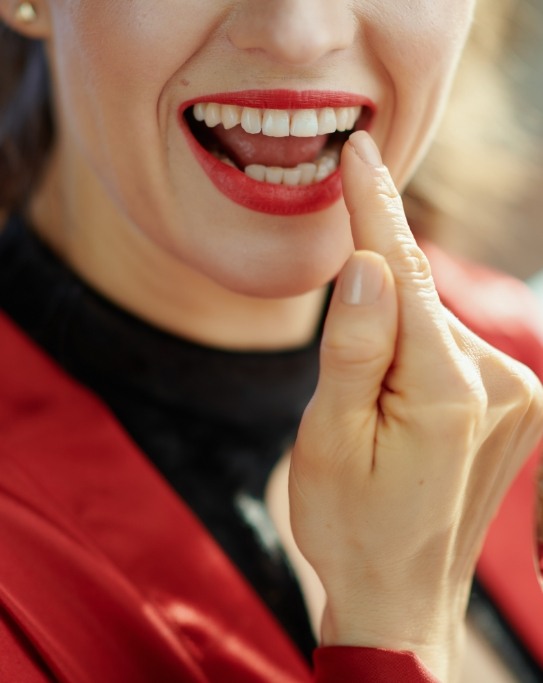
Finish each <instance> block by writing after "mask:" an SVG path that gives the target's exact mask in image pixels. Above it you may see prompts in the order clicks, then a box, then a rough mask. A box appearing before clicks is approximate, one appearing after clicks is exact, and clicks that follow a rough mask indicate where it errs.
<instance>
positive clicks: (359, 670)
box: [313, 646, 438, 683]
mask: <svg viewBox="0 0 543 683" xmlns="http://www.w3.org/2000/svg"><path fill="white" fill-rule="evenodd" d="M313 659H314V665H315V669H314V680H315V683H337V681H341V682H342V683H393V682H396V681H402V683H438V681H437V678H434V676H433V675H432V674H431V673H430V672H429V671H428V670H427V669H426V668H425V667H424V666H423V664H422V663H421V661H420V660H419V659H418V657H416V655H414V654H413V653H411V652H396V651H393V650H383V649H378V648H370V647H339V646H334V647H320V648H317V649H316V650H315V653H314V656H313Z"/></svg>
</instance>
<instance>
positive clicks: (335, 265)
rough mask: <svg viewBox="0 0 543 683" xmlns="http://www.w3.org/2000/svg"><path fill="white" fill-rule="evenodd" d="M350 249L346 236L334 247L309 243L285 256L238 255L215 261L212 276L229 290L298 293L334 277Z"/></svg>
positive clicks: (248, 293)
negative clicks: (318, 246)
mask: <svg viewBox="0 0 543 683" xmlns="http://www.w3.org/2000/svg"><path fill="white" fill-rule="evenodd" d="M352 252H353V244H352V241H351V239H350V237H349V239H346V240H345V243H344V244H341V245H340V244H337V243H336V244H335V245H334V248H333V249H326V248H321V249H319V248H315V244H312V245H311V246H310V247H309V248H308V249H306V250H305V251H303V252H295V253H289V254H288V255H287V256H286V257H285V256H283V257H276V258H274V257H272V256H270V255H268V256H267V257H260V258H256V257H255V258H254V259H239V260H238V263H237V267H236V268H232V267H231V265H232V261H228V262H226V263H225V262H224V261H221V263H218V264H216V265H215V267H214V268H213V272H212V279H213V280H214V281H215V282H216V283H217V284H219V285H220V286H221V287H224V288H225V289H228V290H229V291H231V292H234V293H236V294H240V295H243V296H248V297H255V298H266V299H280V298H287V297H295V296H301V295H303V294H307V293H308V292H311V291H314V290H316V289H320V288H321V287H324V286H325V285H327V284H328V283H330V282H331V281H333V280H334V279H335V278H336V277H337V275H338V273H339V271H340V270H341V268H342V267H343V265H344V264H345V261H346V260H347V259H348V258H349V256H350V255H351V254H352Z"/></svg>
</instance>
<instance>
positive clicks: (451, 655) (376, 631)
mask: <svg viewBox="0 0 543 683" xmlns="http://www.w3.org/2000/svg"><path fill="white" fill-rule="evenodd" d="M448 617H449V615H443V614H442V613H439V612H438V613H437V614H435V613H434V614H433V615H430V614H429V615H428V618H427V619H423V618H421V615H420V614H419V615H416V616H411V615H410V616H408V617H405V616H404V615H402V610H401V609H397V610H391V608H390V603H388V608H387V610H386V612H384V613H383V614H380V615H379V614H377V615H373V614H372V613H371V612H370V611H367V610H360V611H359V613H356V612H355V611H354V610H352V609H347V610H345V609H341V610H337V609H334V607H332V606H331V605H330V604H329V603H327V605H326V608H325V610H324V612H323V616H322V620H321V639H320V644H321V645H322V646H323V647H331V646H356V647H368V648H378V649H382V650H392V651H395V652H410V653H413V654H414V655H416V657H417V658H418V659H419V660H420V661H421V662H422V664H423V665H424V666H425V667H426V668H427V669H428V670H429V671H430V672H431V673H432V675H433V676H435V677H436V678H437V679H438V680H439V681H442V682H443V683H445V682H447V683H448V682H453V681H454V680H456V677H457V674H458V671H457V667H458V663H459V662H460V661H461V659H462V650H463V647H464V637H465V622H464V619H463V618H461V619H454V620H453V619H449V618H448Z"/></svg>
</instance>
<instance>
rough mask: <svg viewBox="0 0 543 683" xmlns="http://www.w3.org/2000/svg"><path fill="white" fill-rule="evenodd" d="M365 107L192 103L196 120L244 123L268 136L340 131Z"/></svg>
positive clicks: (210, 123)
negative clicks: (274, 107) (285, 107)
mask: <svg viewBox="0 0 543 683" xmlns="http://www.w3.org/2000/svg"><path fill="white" fill-rule="evenodd" d="M361 111H362V108H361V107H336V108H332V107H324V108H322V109H295V110H291V111H287V110H285V109H255V108H253V107H240V106H237V105H231V104H222V105H221V104H216V103H215V102H199V103H197V104H195V105H194V107H193V115H194V118H195V119H196V120H197V121H204V122H205V124H206V125H207V126H208V127H210V128H214V127H215V126H217V125H218V124H219V123H222V125H223V126H224V127H225V128H226V129H227V130H228V129H230V128H234V127H235V126H238V125H241V127H242V128H243V130H244V131H245V132H246V133H250V134H252V135H257V134H258V133H262V134H263V135H267V136H269V137H276V138H283V137H288V136H289V135H292V136H293V137H301V138H309V137H315V136H316V135H327V134H329V133H335V132H336V130H338V131H345V130H351V129H352V128H354V125H355V123H356V121H357V119H358V118H359V116H360V113H361Z"/></svg>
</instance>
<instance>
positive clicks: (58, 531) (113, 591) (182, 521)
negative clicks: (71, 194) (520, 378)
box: [0, 251, 543, 683]
mask: <svg viewBox="0 0 543 683" xmlns="http://www.w3.org/2000/svg"><path fill="white" fill-rule="evenodd" d="M433 257H434V259H435V260H436V263H440V269H441V270H442V272H443V273H445V271H446V270H447V268H448V269H449V271H448V272H450V273H452V274H453V276H454V277H453V278H452V284H453V285H454V286H453V287H452V288H450V292H454V293H455V295H456V294H458V302H457V303H458V306H456V312H457V313H459V314H461V315H462V317H464V319H465V320H466V321H467V322H468V324H471V326H472V327H474V328H476V331H478V332H479V333H481V332H483V333H484V334H483V336H485V337H486V338H487V339H489V341H491V342H493V343H495V344H496V345H498V346H501V347H502V348H504V349H505V350H507V351H508V352H509V353H511V354H512V355H516V356H517V357H520V358H521V359H522V360H524V362H528V363H529V364H531V365H532V366H533V367H536V368H537V369H538V370H539V371H542V375H543V354H542V350H543V334H542V335H541V336H539V332H538V331H537V330H536V329H535V327H532V326H531V318H530V315H527V316H524V315H522V313H523V312H527V311H524V310H523V307H527V306H528V305H529V302H530V301H531V299H530V297H529V295H528V294H527V292H525V291H524V290H523V289H518V287H519V286H518V285H517V284H516V283H515V284H514V289H515V292H516V293H515V295H514V297H513V299H512V303H513V304H514V305H513V306H512V307H511V309H509V308H507V307H505V308H507V310H508V311H509V312H508V313H507V311H505V310H499V311H493V309H491V311H490V313H489V309H488V307H486V308H484V309H481V307H480V306H479V305H478V303H479V302H477V301H474V300H473V290H472V287H471V286H470V285H469V283H470V276H473V277H474V278H475V279H476V280H477V283H478V284H481V282H482V284H483V290H484V289H485V287H486V286H488V287H490V286H492V287H497V288H498V290H499V289H500V287H502V289H503V290H504V291H508V288H507V287H506V288H504V284H505V282H504V280H503V279H502V278H498V277H497V276H495V275H489V274H488V273H483V272H480V273H479V272H478V271H474V270H470V269H466V268H465V267H464V266H459V265H458V264H453V263H452V262H449V261H448V259H446V257H445V256H444V255H442V254H441V253H440V252H437V251H436V252H433ZM440 259H441V261H440ZM457 268H458V269H459V270H458V271H457V270H455V269H457ZM457 276H461V278H462V280H461V282H462V283H468V284H466V288H467V289H466V292H467V294H466V295H465V296H464V292H463V291H460V286H459V282H458V280H457V279H456V277H457ZM487 278H488V279H487ZM438 284H439V282H438ZM471 285H473V281H471ZM507 285H508V286H509V283H507ZM441 286H442V290H443V294H444V300H445V301H446V303H449V304H451V301H452V297H449V296H448V292H449V289H448V287H447V282H446V281H445V280H443V281H442V282H441ZM501 294H502V295H501V296H500V297H499V299H500V301H501V304H500V305H503V298H504V297H503V292H501ZM449 299H450V300H449ZM464 309H465V310H464ZM482 310H483V311H484V312H485V316H486V317H485V318H483V317H482V313H481V311H482ZM470 313H471V314H472V315H471V318H470ZM494 314H496V315H494ZM525 318H526V319H525ZM498 323H499V324H498ZM538 363H539V364H538ZM534 462H535V460H532V461H530V463H529V464H528V466H527V468H526V470H525V471H524V472H523V473H522V475H521V477H520V479H519V481H518V482H517V483H516V484H515V487H517V486H518V487H520V489H519V490H520V493H518V494H517V493H515V491H516V488H515V487H513V490H512V493H511V500H510V501H509V500H508V501H507V502H506V504H505V506H504V508H503V511H502V517H501V518H500V519H499V520H498V522H497V527H496V528H497V531H495V530H493V531H492V532H491V534H490V536H489V542H488V550H487V548H485V552H484V553H483V558H482V560H481V566H480V572H481V579H482V580H483V581H484V582H485V583H486V585H487V587H488V589H489V590H491V592H493V594H494V595H495V596H496V595H498V597H500V600H501V602H500V605H501V606H502V607H505V608H506V612H507V614H508V616H509V617H510V618H511V621H512V623H513V624H514V625H515V627H517V629H518V630H519V632H521V633H522V635H523V636H524V637H525V640H526V642H527V643H528V644H529V645H530V646H531V648H532V651H533V652H534V654H535V655H536V656H538V657H540V658H541V659H540V661H541V662H542V663H543V634H542V633H541V631H542V629H541V628H539V626H540V625H541V623H543V596H542V594H541V591H540V590H539V588H538V584H537V581H536V579H535V574H534V571H533V565H532V558H531V523H532V520H531V512H532V510H531V505H530V503H529V502H528V504H525V503H526V501H530V500H532V486H531V484H532V482H531V476H532V474H531V473H532V470H533V466H534ZM0 464H1V470H0V471H1V477H0V543H1V545H0V681H2V683H4V681H6V682H7V683H11V682H13V683H45V681H62V682H66V683H68V682H69V683H91V682H92V683H98V682H100V683H123V682H124V681H126V682H127V683H170V682H171V683H174V682H177V681H182V682H185V681H186V682H187V683H203V682H212V683H216V682H220V683H230V682H232V683H234V682H235V683H264V682H266V683H295V682H300V683H309V682H310V681H315V682H317V681H318V682H319V683H332V682H333V683H338V682H339V681H341V682H342V683H349V682H351V681H352V682H354V681H356V682H357V683H359V682H363V681H371V682H372V683H378V682H380V681H382V682H383V683H384V682H385V681H386V682H387V683H389V682H390V681H402V682H405V683H417V682H421V681H432V680H434V679H433V678H432V677H431V676H430V675H429V674H428V672H426V671H425V670H424V668H423V667H422V666H421V665H420V663H419V662H418V660H417V659H416V657H414V656H413V655H411V654H410V653H394V652H389V651H385V650H377V649H372V648H349V647H329V648H319V649H317V650H316V654H315V666H314V670H313V671H310V670H309V669H308V668H307V666H306V665H305V663H304V662H303V661H302V659H301V658H300V656H299V654H298V652H297V650H296V648H295V647H294V645H293V644H292V643H291V642H290V640H289V639H288V637H287V636H286V634H285V633H284V632H283V630H282V628H281V627H280V625H279V624H278V623H277V622H276V621H275V619H274V617H273V615H271V614H270V613H269V611H268V610H267V608H266V607H265V606H264V605H263V604H262V603H261V601H260V599H259V597H258V596H257V595H256V594H255V593H254V592H253V590H252V588H251V587H250V586H249V585H248V584H247V583H246V581H245V580H244V578H243V577H242V576H240V574H239V573H238V571H237V570H236V568H235V567H234V566H233V565H232V564H231V563H230V561H229V560H228V558H227V557H226V556H225V555H224V553H223V552H222V550H221V549H220V548H219V547H218V546H217V545H216V543H215V542H214V540H213V539H212V538H211V537H210V536H209V534H208V533H207V531H206V530H205V529H204V528H203V527H202V526H201V524H200V523H199V522H198V520H197V519H196V518H195V517H194V516H193V515H192V513H191V512H190V510H189V509H188V508H187V507H186V506H185V505H184V503H183V502H182V501H181V500H180V499H179V498H178V496H177V495H176V494H175V493H174V492H173V491H172V490H171V489H170V487H169V485H168V484H167V483H166V482H165V481H164V480H163V479H162V478H161V476H160V475H159V474H157V473H156V471H155V470H154V469H153V468H152V466H151V465H150V464H149V463H148V461H147V460H146V458H145V456H144V455H143V454H141V453H140V452H139V451H138V449H137V447H136V446H135V445H134V444H133V443H132V441H131V440H130V439H129V438H128V437H127V435H126V434H125V433H124V431H123V430H122V428H121V427H120V426H119V424H118V423H117V422H116V420H115V418H114V417H113V416H112V415H111V414H110V413H109V412H108V410H107V408H106V407H105V406H104V405H103V404H102V403H101V402H100V401H99V400H98V399H96V398H95V397H94V396H93V395H91V394H90V393H89V392H88V391H87V390H86V389H84V388H83V387H81V386H79V385H77V384H76V383H75V382H74V381H73V380H72V379H71V378H69V377H67V376H66V375H65V374H64V373H63V372H62V370H60V369H59V368H58V367H57V366H56V365H55V364H54V363H53V362H52V361H51V360H50V359H49V358H47V357H46V356H45V355H44V354H43V353H42V351H41V350H39V349H38V348H36V347H35V346H34V345H33V343H32V342H31V341H29V340H28V339H27V338H26V337H25V336H24V335H23V334H22V333H21V332H20V331H19V330H18V329H17V328H15V326H14V325H13V324H12V323H11V322H10V321H9V320H8V319H7V318H6V317H4V316H1V315H0ZM504 516H505V521H504V519H503V517H504ZM508 524H510V526H511V528H512V529H513V530H514V533H512V534H510V537H509V538H505V537H504V536H503V534H502V529H503V528H505V527H507V525H508ZM495 536H497V538H498V541H496V539H495ZM505 541H507V543H513V542H514V543H516V546H515V550H514V552H515V554H516V557H515V560H516V561H515V562H514V563H509V564H508V563H507V561H505V563H504V556H505V560H507V558H508V556H509V554H510V552H511V551H510V550H508V547H510V546H507V545H506V543H505ZM502 546H503V547H502ZM510 564H514V566H509V565H510ZM504 567H505V572H507V574H504V573H503V572H504ZM511 580H512V581H513V585H511ZM517 582H520V583H518V584H517ZM502 584H503V585H502ZM504 586H505V587H508V588H509V593H508V595H507V596H506V597H505V598H504V599H502V593H503V591H502V588H503V587H504ZM519 586H520V588H521V590H517V588H518V587H519ZM511 589H512V590H511ZM526 600H528V603H527V604H525V601H526ZM507 610H509V611H507ZM532 615H535V617H534V619H531V616H532ZM530 619H531V620H530ZM534 621H537V622H538V625H537V628H536V630H535V631H534V630H533V626H534Z"/></svg>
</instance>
